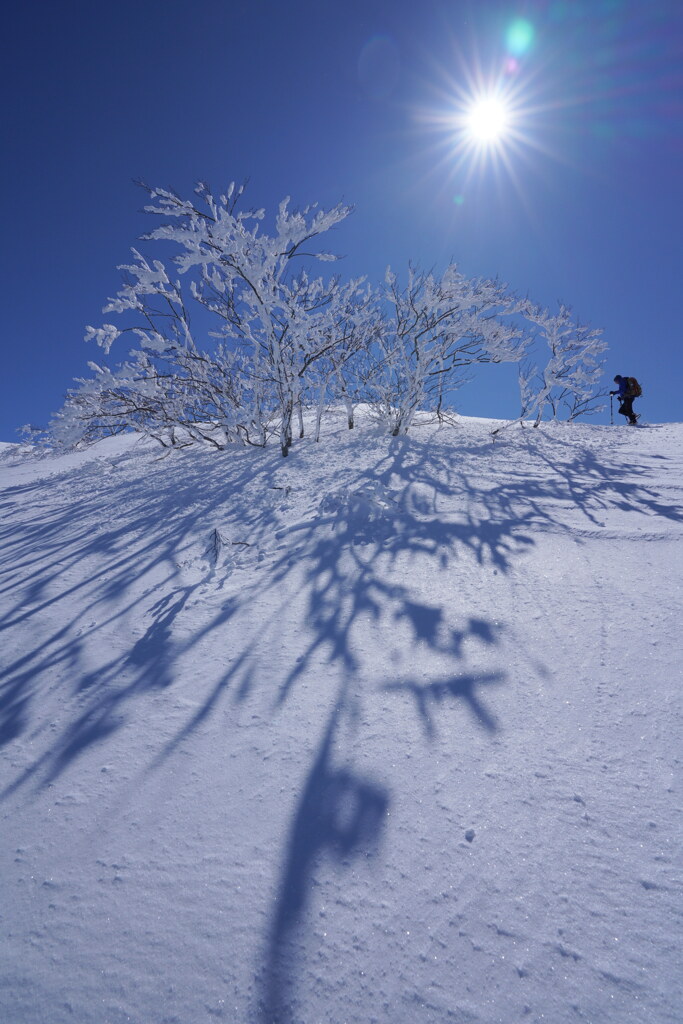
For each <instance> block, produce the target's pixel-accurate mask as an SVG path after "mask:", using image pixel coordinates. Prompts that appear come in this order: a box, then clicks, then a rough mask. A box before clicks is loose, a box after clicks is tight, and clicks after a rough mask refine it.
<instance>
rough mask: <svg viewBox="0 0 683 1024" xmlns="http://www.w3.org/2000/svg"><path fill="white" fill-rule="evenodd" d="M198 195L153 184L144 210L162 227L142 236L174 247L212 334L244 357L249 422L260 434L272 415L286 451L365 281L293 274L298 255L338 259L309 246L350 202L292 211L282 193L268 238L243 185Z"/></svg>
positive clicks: (203, 190)
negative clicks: (243, 207) (309, 390)
mask: <svg viewBox="0 0 683 1024" xmlns="http://www.w3.org/2000/svg"><path fill="white" fill-rule="evenodd" d="M197 194H198V198H199V203H197V204H195V203H194V202H188V201H185V200H182V199H181V198H180V197H179V196H177V195H176V194H175V193H172V192H169V191H167V190H161V189H151V190H150V196H151V199H152V204H151V205H149V206H147V207H146V209H147V211H148V212H150V213H152V214H155V215H158V216H162V217H164V218H166V223H164V224H163V225H162V226H160V227H159V228H157V229H156V230H154V231H152V232H151V233H150V234H149V235H148V236H147V237H148V239H150V240H154V241H169V242H172V243H174V244H176V245H177V246H179V247H180V253H179V255H178V256H177V257H176V258H175V264H176V267H177V269H178V270H179V272H180V273H181V274H188V273H190V274H191V275H192V283H191V294H192V298H193V299H194V300H196V301H197V302H198V303H199V304H200V305H201V306H202V307H203V308H204V310H206V311H208V313H210V314H211V315H212V316H213V317H215V318H216V319H217V322H218V326H217V329H216V330H215V335H216V336H217V337H219V338H220V339H221V340H222V341H223V342H224V343H225V345H226V346H230V347H232V348H233V350H235V351H238V352H240V353H241V355H242V356H243V364H242V365H243V369H244V371H245V373H246V374H247V375H248V379H249V387H250V396H249V397H250V406H251V419H252V420H253V421H254V422H255V423H259V424H261V425H262V429H263V430H264V431H265V428H266V424H267V422H268V421H269V419H270V418H271V416H272V413H273V411H276V412H277V415H278V419H279V436H280V446H281V449H282V454H283V455H286V454H287V452H288V451H289V447H290V445H291V443H292V417H293V414H294V410H295V409H296V407H297V405H298V404H299V403H300V401H301V398H302V394H303V391H304V389H305V386H306V375H307V373H308V371H309V368H310V367H311V366H312V365H313V364H314V363H316V362H317V361H319V360H321V359H323V358H324V357H325V356H327V355H328V354H329V353H330V352H331V351H332V350H333V349H334V347H335V346H336V345H337V344H338V343H339V342H340V340H341V337H344V332H343V330H342V333H341V335H340V328H341V326H342V325H344V327H346V326H347V325H348V324H349V320H350V309H351V307H353V304H354V302H355V301H356V299H359V300H361V299H363V297H364V295H365V293H366V286H365V285H364V283H363V281H362V280H356V281H350V282H348V283H346V284H342V283H341V282H340V280H339V278H337V277H333V278H331V279H323V278H322V277H311V276H309V273H308V271H307V270H306V268H305V267H304V268H303V269H299V270H298V272H297V271H295V269H294V267H295V259H296V258H297V257H310V258H312V259H314V260H325V261H329V260H334V259H336V257H334V256H332V255H331V254H329V253H326V252H316V251H312V250H311V248H310V246H311V243H312V242H313V241H314V240H315V239H316V238H317V237H318V236H319V235H321V234H323V233H324V232H326V231H329V230H330V228H332V227H334V226H335V225H336V224H339V223H340V222H341V221H342V220H343V219H344V218H345V217H347V216H348V214H349V213H350V208H349V207H348V206H344V205H343V204H338V205H337V206H335V207H334V208H333V209H332V210H329V211H323V210H318V209H317V208H316V207H308V208H306V209H304V210H302V211H294V212H291V211H290V210H289V199H285V200H283V202H282V203H281V204H280V207H279V211H278V214H277V217H276V219H275V231H274V233H273V234H272V235H269V234H267V233H266V232H264V231H263V230H262V221H263V218H264V212H263V211H262V210H256V211H253V210H249V211H246V212H242V211H238V202H239V199H240V198H241V194H242V189H236V188H235V187H234V186H231V187H230V188H229V189H228V191H227V192H226V194H225V195H221V196H219V197H218V198H215V197H214V196H213V195H212V193H211V192H210V190H209V189H208V187H207V186H205V185H201V186H199V187H198V189H197Z"/></svg>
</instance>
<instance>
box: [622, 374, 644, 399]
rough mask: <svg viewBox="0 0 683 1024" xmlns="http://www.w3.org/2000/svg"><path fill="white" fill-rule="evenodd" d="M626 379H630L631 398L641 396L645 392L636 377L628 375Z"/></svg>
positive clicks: (629, 390)
mask: <svg viewBox="0 0 683 1024" xmlns="http://www.w3.org/2000/svg"><path fill="white" fill-rule="evenodd" d="M626 380H627V381H628V393H629V395H630V396H631V398H640V396H641V395H642V393H643V389H642V388H641V386H640V384H639V383H638V381H637V380H636V378H635V377H627V378H626Z"/></svg>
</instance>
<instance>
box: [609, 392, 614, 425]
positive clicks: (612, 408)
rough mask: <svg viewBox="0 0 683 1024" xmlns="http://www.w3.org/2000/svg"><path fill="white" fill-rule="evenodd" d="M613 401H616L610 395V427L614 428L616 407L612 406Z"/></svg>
mask: <svg viewBox="0 0 683 1024" xmlns="http://www.w3.org/2000/svg"><path fill="white" fill-rule="evenodd" d="M613 401H614V399H613V398H612V396H611V395H610V396H609V422H610V426H612V427H613V426H614V406H613V405H612V403H613Z"/></svg>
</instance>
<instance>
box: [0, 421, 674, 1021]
mask: <svg viewBox="0 0 683 1024" xmlns="http://www.w3.org/2000/svg"><path fill="white" fill-rule="evenodd" d="M496 425H497V424H494V423H492V422H491V421H485V420H476V419H464V418H462V419H457V420H455V422H452V423H450V424H444V425H438V424H435V423H428V422H423V423H419V422H418V423H417V425H414V426H413V429H412V432H411V434H409V435H408V436H407V437H396V438H389V437H387V436H385V432H384V431H382V430H381V429H379V428H378V427H377V426H376V425H374V424H373V423H372V422H371V421H370V420H369V419H363V418H362V417H361V422H360V423H359V424H358V426H357V427H356V429H354V430H353V431H349V430H347V429H346V427H345V417H344V416H342V415H341V413H340V414H339V416H338V418H337V419H335V418H334V417H333V418H332V419H331V420H327V421H326V426H325V428H324V431H323V435H322V438H321V440H320V441H319V442H318V443H316V442H315V441H313V440H311V439H308V438H304V439H303V440H301V441H296V442H295V443H294V445H293V447H292V448H291V452H290V455H289V457H288V458H287V459H282V458H281V456H280V451H279V448H278V447H277V446H274V447H272V448H265V449H257V448H244V447H235V448H234V450H228V451H226V452H216V451H209V450H204V449H201V448H198V447H192V448H187V449H182V450H180V451H174V452H171V453H170V454H168V453H166V452H164V451H162V449H161V448H159V447H158V446H155V445H154V444H153V443H152V442H151V441H149V440H140V439H138V438H136V437H135V436H134V435H124V436H121V437H117V438H110V439H107V440H104V441H101V442H99V443H98V444H96V445H94V446H93V447H91V448H89V449H87V450H85V451H82V452H73V453H71V454H67V455H62V456H59V457H57V456H54V457H37V456H36V455H35V454H34V453H30V452H27V451H25V450H21V449H18V448H16V447H13V446H4V447H3V449H2V452H0V482H1V483H2V490H1V492H0V517H1V518H0V573H1V575H0V628H1V631H2V633H1V639H0V672H1V682H0V816H1V820H2V828H1V829H0V886H1V892H0V931H1V943H2V950H3V957H2V960H1V962H0V963H1V965H0V1019H2V1021H3V1022H4V1024H45V1022H50V1024H66V1022H67V1021H68V1022H72V1021H78V1022H79V1024H105V1022H106V1024H123V1022H135V1024H171V1022H175V1024H202V1022H211V1021H221V1020H223V1021H226V1022H236V1024H318V1022H326V1024H371V1022H376V1024H442V1022H447V1021H452V1022H455V1024H493V1022H501V1024H503V1022H504V1024H510V1022H512V1021H517V1020H520V1021H528V1022H539V1024H540V1022H546V1021H547V1022H550V1024H570V1022H571V1024H574V1022H581V1021H584V1022H591V1024H603V1022H614V1024H678V1022H679V1021H680V1020H681V1019H683V973H682V972H681V970H680V949H681V944H682V941H683V927H682V925H683V919H682V907H683V903H682V901H681V897H682V895H683V892H682V890H683V879H682V873H683V872H682V869H683V865H682V857H681V849H682V847H681V840H682V838H683V828H682V824H683V819H682V813H681V754H682V753H683V751H682V748H681V724H682V714H681V668H680V666H681V640H680V636H681V630H680V621H681V607H682V604H683V600H682V599H683V592H682V586H683V584H682V580H683V572H682V569H683V554H682V551H683V548H682V546H681V542H682V540H683V474H682V469H683V455H682V454H681V453H682V452H683V425H680V424H666V425H662V426H652V427H649V428H644V429H640V428H635V429H633V428H629V427H624V426H615V427H599V426H586V425H579V424H576V423H575V424H571V425H568V424H546V425H543V426H541V427H540V428H539V429H531V428H529V427H527V428H525V429H523V428H521V427H520V426H519V425H517V426H514V427H510V428H509V429H507V430H504V431H503V432H502V433H500V434H499V435H497V436H496V438H495V439H494V437H493V436H492V429H493V427H494V426H496Z"/></svg>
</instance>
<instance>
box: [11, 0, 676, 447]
mask: <svg viewBox="0 0 683 1024" xmlns="http://www.w3.org/2000/svg"><path fill="white" fill-rule="evenodd" d="M520 18H522V19H525V21H526V22H527V23H528V25H529V26H531V28H532V29H533V38H532V40H531V44H530V45H529V46H528V47H527V48H526V50H525V51H524V52H517V53H516V57H517V60H516V64H511V63H510V58H511V57H512V56H514V54H513V53H512V50H514V49H515V46H514V38H511V37H510V35H509V30H510V27H511V25H512V24H513V23H514V22H515V20H516V19H520ZM519 49H520V47H517V50H518V51H519ZM1 64H2V67H1V69H0V74H1V75H2V80H3V97H4V103H3V105H2V113H1V115H0V116H1V118H2V139H3V152H4V154H5V155H4V158H3V160H2V166H1V167H0V175H1V177H2V196H3V207H4V209H3V218H2V219H3V235H4V241H3V245H2V253H1V257H0V259H1V260H2V266H1V274H0V281H1V287H2V309H3V314H4V316H3V321H4V322H3V331H2V334H3V342H2V354H3V358H2V374H1V387H2V393H1V395H0V439H1V440H10V441H11V440H15V438H16V435H15V429H16V428H17V427H18V426H20V425H21V424H23V423H26V422H32V423H35V424H39V425H40V424H45V423H46V422H47V420H48V419H49V417H50V414H51V413H52V412H54V411H55V410H56V409H57V408H59V406H60V405H61V402H62V399H63V395H64V392H65V390H66V388H67V387H68V386H69V384H70V382H71V380H72V378H73V377H74V376H78V375H79V374H86V373H87V368H86V361H87V360H88V359H90V358H95V357H96V354H97V353H96V350H95V349H94V348H92V347H91V346H88V345H86V344H85V342H84V341H83V340H82V339H83V333H84V331H83V329H84V325H85V324H89V323H92V324H96V325H97V324H99V323H101V322H102V319H103V317H102V314H101V308H102V305H103V304H104V302H105V300H106V298H107V297H108V296H109V295H112V294H114V292H115V291H116V290H117V288H118V287H119V282H120V276H119V273H118V271H117V270H116V266H117V265H118V264H120V263H122V262H125V261H126V260H127V258H128V255H129V248H130V246H131V245H133V244H135V240H136V238H137V236H138V235H139V234H141V233H142V232H144V230H145V229H146V228H147V227H148V224H147V218H146V217H145V216H144V215H143V214H142V213H141V212H140V209H141V207H142V205H143V200H144V196H143V194H142V193H141V192H140V190H139V189H138V188H136V187H135V186H134V185H133V184H132V180H133V179H135V178H142V179H144V180H145V181H147V182H148V183H150V184H153V185H163V186H166V185H170V186H173V187H174V188H176V189H178V190H179V191H181V192H185V193H189V192H190V191H191V189H192V187H193V184H194V182H195V181H196V180H198V179H203V180H206V181H208V182H210V183H211V184H212V186H213V187H214V188H215V189H221V188H223V187H224V186H225V185H226V184H227V183H228V182H229V181H231V180H238V181H241V180H243V179H244V178H246V177H248V178H249V179H250V184H249V189H248V194H247V197H248V199H250V204H249V205H252V204H253V205H254V206H257V207H258V206H265V207H266V208H267V209H270V210H274V208H275V207H276V205H277V203H278V202H279V201H280V199H282V198H283V197H284V196H285V195H291V196H292V199H293V201H294V202H295V203H296V204H297V205H304V204H306V203H309V202H311V201H316V200H317V201H319V202H320V203H321V204H323V205H331V204H334V203H336V202H337V201H338V200H340V199H341V200H345V201H347V202H349V203H352V204H353V205H354V206H355V212H354V214H353V216H352V217H351V218H350V219H349V220H347V221H346V222H345V223H344V224H343V225H341V226H340V227H339V228H338V229H337V231H336V232H335V233H334V236H333V237H332V239H331V244H330V247H331V248H332V249H333V250H334V251H336V252H338V253H343V254H345V256H346V259H345V262H344V263H343V264H338V265H337V269H338V270H341V271H342V273H345V274H348V275H357V274H359V273H364V274H367V275H368V276H369V277H370V278H371V279H373V280H376V281H378V280H379V279H380V278H381V277H382V275H383V273H384V269H385V267H386V265H387V264H389V263H390V264H391V265H392V267H394V268H395V269H397V270H398V271H399V272H400V271H401V270H402V269H403V268H404V267H405V265H406V264H407V262H408V260H413V261H416V262H418V263H420V264H422V265H423V266H425V267H428V268H431V267H434V268H436V269H439V268H442V267H443V266H444V265H445V263H446V262H447V261H448V260H449V259H451V258H452V259H454V260H455V261H456V262H457V263H458V264H459V266H460V268H461V269H462V271H463V272H464V273H466V274H468V275H471V276H476V275H485V276H492V277H493V276H499V277H500V278H502V279H503V280H504V281H506V282H507V283H508V284H509V285H510V287H511V288H513V289H514V290H515V291H517V292H519V293H521V294H528V295H529V296H530V297H531V298H533V299H535V300H536V301H537V302H539V303H541V304H544V305H553V304H555V303H556V301H557V300H561V301H563V302H564V303H566V304H568V305H570V306H571V307H572V308H573V310H574V312H575V314H576V315H577V316H578V317H579V318H580V319H581V320H582V321H584V322H587V323H590V324H591V325H593V326H595V327H602V328H603V329H604V331H605V338H606V340H607V342H608V344H609V346H610V353H609V361H608V370H609V380H611V378H612V376H613V375H614V373H624V374H634V375H635V376H637V377H638V378H639V379H641V381H642V384H643V387H644V391H645V397H644V398H643V399H642V400H641V403H640V407H641V411H642V412H643V413H644V416H645V418H647V419H649V420H651V421H654V422H658V421H664V420H681V419H683V414H682V411H681V400H680V398H679V394H680V391H681V387H683V344H682V342H683V331H682V329H681V307H682V306H683V284H682V280H683V202H682V198H683V184H682V183H683V10H682V5H681V4H680V2H679V0H643V2H638V3H636V2H631V0H573V2H570V0H535V2H534V0H529V2H520V3H516V4H515V3H507V2H505V3H503V2H486V0H479V2H469V0H467V2H463V0H451V2H448V3H446V2H440V0H420V2H419V3H417V2H416V0H375V2H373V0H290V2H289V3H283V2H275V0H247V2H241V0H193V2H192V3H188V2H182V0H164V2H156V0H136V2H131V0H118V2H117V3H106V2H103V3H92V0H87V2H85V0H61V2H59V3H56V2H47V0H46V2H35V0H28V2H25V3H24V4H22V5H19V4H13V5H12V6H11V8H10V9H9V10H8V11H7V12H6V13H5V15H4V20H3V42H2V62H1ZM496 78H498V79H499V80H500V81H502V82H503V84H504V85H505V87H506V88H510V89H513V90H514V91H515V95H516V105H517V122H516V124H517V135H518V137H517V138H516V139H515V140H512V141H511V142H510V144H509V145H508V146H507V147H506V149H505V150H504V151H502V152H499V153H498V154H497V155H496V154H490V155H489V157H487V158H486V159H477V158H476V156H475V155H474V154H469V155H468V154H467V153H463V152H462V151H458V150H457V147H456V144H455V135H454V132H453V130H452V127H451V126H450V115H451V111H453V113H454V114H455V113H456V112H457V110H458V108H459V105H461V104H462V99H463V95H464V94H466V93H467V92H468V91H469V90H470V89H471V87H472V84H473V83H476V82H482V81H488V80H492V79H496ZM104 319H106V318H104ZM112 354H113V355H118V356H119V357H123V355H124V352H123V349H121V350H120V351H118V352H117V351H116V349H114V350H113V353H112ZM459 399H460V401H459V408H460V410H461V411H462V412H464V413H467V414H473V415H485V416H504V417H507V416H510V417H512V416H514V415H515V414H516V413H517V411H518V395H517V390H516V377H515V371H514V370H513V368H512V367H505V366H503V367H487V368H485V370H484V371H483V372H482V373H481V374H480V375H479V377H478V379H477V381H476V382H475V383H473V384H471V385H469V387H468V388H466V389H464V390H463V391H461V392H460V394H459ZM608 421H609V412H607V413H606V414H604V415H603V416H602V417H599V418H598V419H597V420H596V422H608Z"/></svg>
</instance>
